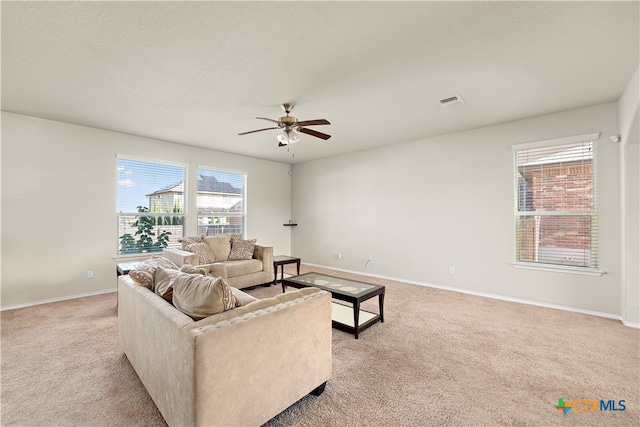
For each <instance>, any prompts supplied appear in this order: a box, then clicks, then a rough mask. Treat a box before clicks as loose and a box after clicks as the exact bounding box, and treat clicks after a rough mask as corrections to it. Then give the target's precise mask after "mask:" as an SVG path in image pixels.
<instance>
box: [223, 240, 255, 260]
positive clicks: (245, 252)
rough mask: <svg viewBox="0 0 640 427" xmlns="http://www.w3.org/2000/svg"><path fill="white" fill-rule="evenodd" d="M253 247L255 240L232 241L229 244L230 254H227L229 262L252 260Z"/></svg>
mask: <svg viewBox="0 0 640 427" xmlns="http://www.w3.org/2000/svg"><path fill="white" fill-rule="evenodd" d="M255 247H256V239H251V240H243V239H233V240H232V242H231V253H230V254H229V260H230V261H231V260H241V259H251V258H253V251H254V249H255Z"/></svg>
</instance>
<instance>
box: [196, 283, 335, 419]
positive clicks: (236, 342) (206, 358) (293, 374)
mask: <svg viewBox="0 0 640 427" xmlns="http://www.w3.org/2000/svg"><path fill="white" fill-rule="evenodd" d="M289 294H291V295H289ZM267 303H268V306H264V305H265V304H267ZM245 307H247V308H246V310H242V309H244V308H245ZM245 307H239V308H237V309H234V310H230V311H229V312H225V313H228V314H227V316H229V318H226V319H224V320H220V318H218V321H217V322H214V321H213V320H214V319H211V320H209V319H203V321H200V322H195V323H193V324H191V325H189V326H188V327H187V328H186V329H188V330H189V331H190V332H191V333H192V334H193V335H194V336H195V339H196V349H195V366H196V372H197V381H196V384H195V385H196V401H195V408H196V413H197V419H198V421H199V422H198V424H200V425H203V426H204V425H255V426H258V425H262V424H264V423H265V422H267V421H268V420H269V419H271V418H272V417H274V416H275V415H277V414H279V413H280V412H282V411H283V410H285V409H286V408H287V407H289V406H290V405H291V404H293V403H295V402H296V401H298V400H299V399H301V398H303V397H304V396H306V395H307V394H308V393H310V392H312V391H313V390H314V389H316V388H318V387H319V386H321V385H322V384H323V383H325V382H326V381H327V380H329V379H330V378H331V357H332V356H331V345H332V339H331V336H332V330H331V294H330V293H328V292H325V291H321V290H319V289H316V288H308V289H302V290H299V291H294V292H287V293H286V294H281V296H278V297H275V298H270V299H268V300H260V301H255V302H253V303H250V304H248V305H247V306H245ZM245 311H246V312H245ZM232 313H235V314H236V315H235V316H233V317H230V316H231V315H232ZM227 316H223V317H227ZM212 317H215V316H212ZM256 355H259V356H258V357H257V356H256Z"/></svg>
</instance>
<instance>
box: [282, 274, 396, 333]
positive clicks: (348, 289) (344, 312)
mask: <svg viewBox="0 0 640 427" xmlns="http://www.w3.org/2000/svg"><path fill="white" fill-rule="evenodd" d="M287 286H292V287H294V288H308V287H315V288H320V289H323V290H325V291H328V292H331V296H332V297H333V298H334V299H337V300H340V301H346V302H348V303H350V304H352V308H350V307H348V306H346V305H343V304H338V303H335V302H334V303H333V305H332V316H331V319H332V324H333V327H334V328H336V329H340V330H343V331H346V332H350V333H352V334H354V335H355V337H356V339H358V338H359V336H360V332H362V331H363V330H365V329H367V328H368V327H370V326H371V325H373V324H374V323H377V322H378V321H379V322H381V323H384V291H385V288H384V286H381V285H372V284H370V283H365V282H359V281H356V280H349V279H342V278H340V277H335V276H329V275H327V274H320V273H306V274H303V275H300V276H294V277H289V278H286V279H284V280H283V281H282V292H286V290H287ZM376 295H377V296H378V307H379V311H380V313H371V312H369V311H365V310H361V309H360V304H361V303H362V302H363V301H366V300H368V299H371V298H373V297H374V296H376Z"/></svg>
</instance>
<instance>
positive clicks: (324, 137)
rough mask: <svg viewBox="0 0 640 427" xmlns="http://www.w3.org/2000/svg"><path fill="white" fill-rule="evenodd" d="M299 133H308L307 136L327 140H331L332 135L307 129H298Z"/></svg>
mask: <svg viewBox="0 0 640 427" xmlns="http://www.w3.org/2000/svg"><path fill="white" fill-rule="evenodd" d="M298 132H302V133H306V134H307V135H311V136H315V137H316V138H320V139H324V140H327V139H329V138H331V135H327V134H326V133H322V132H318V131H317V130H312V129H307V128H298Z"/></svg>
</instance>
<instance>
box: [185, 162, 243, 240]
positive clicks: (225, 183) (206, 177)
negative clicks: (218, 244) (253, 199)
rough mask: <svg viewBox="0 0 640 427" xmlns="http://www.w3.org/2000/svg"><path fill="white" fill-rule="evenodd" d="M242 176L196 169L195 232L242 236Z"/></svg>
mask: <svg viewBox="0 0 640 427" xmlns="http://www.w3.org/2000/svg"><path fill="white" fill-rule="evenodd" d="M245 182H246V175H244V174H241V173H234V172H223V171H216V170H213V169H207V168H204V167H199V168H198V184H197V185H198V202H197V206H198V234H199V235H205V236H214V235H217V234H230V233H237V234H240V235H243V236H244V220H245Z"/></svg>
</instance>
